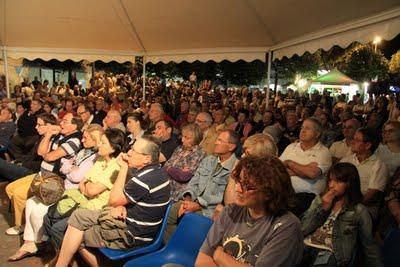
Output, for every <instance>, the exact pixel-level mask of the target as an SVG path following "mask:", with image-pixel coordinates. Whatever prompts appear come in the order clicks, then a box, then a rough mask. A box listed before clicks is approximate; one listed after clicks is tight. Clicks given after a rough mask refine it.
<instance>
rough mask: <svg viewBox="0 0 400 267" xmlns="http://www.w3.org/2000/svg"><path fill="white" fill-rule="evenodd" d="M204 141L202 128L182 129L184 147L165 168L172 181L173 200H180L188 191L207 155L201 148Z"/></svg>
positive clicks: (176, 152) (189, 125)
mask: <svg viewBox="0 0 400 267" xmlns="http://www.w3.org/2000/svg"><path fill="white" fill-rule="evenodd" d="M202 139H203V136H202V133H201V130H200V127H199V126H197V125H196V124H188V125H186V126H184V127H183V128H182V145H181V146H179V147H178V148H176V149H175V151H174V153H173V154H172V156H171V158H170V159H169V160H168V161H167V162H166V163H165V165H164V168H165V170H166V171H167V173H168V176H169V178H170V181H171V184H170V186H171V198H172V199H173V200H174V201H178V200H179V195H180V194H181V193H182V192H183V191H185V190H186V189H187V184H188V182H189V181H190V179H191V178H192V176H193V174H194V171H195V170H196V169H197V167H198V166H199V164H200V161H201V160H202V159H203V158H204V156H205V155H206V154H205V152H204V151H203V150H202V149H201V147H200V146H199V144H200V142H201V140H202Z"/></svg>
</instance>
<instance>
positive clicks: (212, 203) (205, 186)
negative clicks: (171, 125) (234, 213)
mask: <svg viewBox="0 0 400 267" xmlns="http://www.w3.org/2000/svg"><path fill="white" fill-rule="evenodd" d="M236 160H237V158H236V157H235V155H234V154H232V156H231V157H230V158H229V159H228V160H227V161H225V162H224V163H223V166H222V168H221V169H220V170H218V171H216V172H215V169H216V167H217V164H218V162H219V158H218V157H216V156H208V157H205V158H204V159H203V160H202V161H201V162H200V165H199V167H198V168H197V169H196V171H195V173H194V175H193V177H192V179H191V180H190V182H189V184H188V189H187V190H185V191H183V192H182V197H183V196H184V195H185V194H187V193H189V194H190V195H191V197H192V199H193V200H194V201H197V202H198V203H199V204H200V205H201V206H202V207H203V209H202V213H203V215H204V216H207V217H211V216H212V214H213V213H214V210H215V207H216V206H217V205H218V204H220V203H221V202H222V199H223V197H224V192H225V188H226V185H227V184H228V178H229V175H230V173H231V171H232V169H233V166H234V165H235V162H236Z"/></svg>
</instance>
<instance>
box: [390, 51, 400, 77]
mask: <svg viewBox="0 0 400 267" xmlns="http://www.w3.org/2000/svg"><path fill="white" fill-rule="evenodd" d="M389 72H390V73H391V74H397V75H398V76H400V51H397V53H395V54H393V55H392V58H391V59H390V62H389Z"/></svg>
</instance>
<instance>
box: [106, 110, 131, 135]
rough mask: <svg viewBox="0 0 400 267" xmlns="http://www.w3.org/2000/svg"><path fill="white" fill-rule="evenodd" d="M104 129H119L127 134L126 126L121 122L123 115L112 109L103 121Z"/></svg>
mask: <svg viewBox="0 0 400 267" xmlns="http://www.w3.org/2000/svg"><path fill="white" fill-rule="evenodd" d="M103 128H104V130H106V129H108V128H111V129H119V130H121V131H123V132H124V133H125V132H126V129H125V126H124V124H123V123H122V122H121V114H120V113H119V111H118V110H115V109H110V111H108V112H107V116H106V117H105V118H104V120H103Z"/></svg>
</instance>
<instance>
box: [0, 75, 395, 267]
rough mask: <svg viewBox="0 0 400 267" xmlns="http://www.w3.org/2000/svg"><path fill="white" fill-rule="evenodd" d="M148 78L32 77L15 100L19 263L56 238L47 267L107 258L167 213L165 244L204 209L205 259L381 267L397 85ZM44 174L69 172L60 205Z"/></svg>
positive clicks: (12, 160) (12, 176) (3, 168)
mask: <svg viewBox="0 0 400 267" xmlns="http://www.w3.org/2000/svg"><path fill="white" fill-rule="evenodd" d="M1 84H2V83H0V85H1ZM142 84H143V83H142V81H141V79H140V78H138V77H136V76H132V75H122V74H121V75H105V74H99V73H97V74H96V75H95V76H94V77H93V79H92V80H91V83H90V88H88V89H84V88H81V87H80V86H79V85H77V84H61V83H60V84H59V85H58V84H55V85H54V86H53V87H52V88H49V86H48V83H47V82H43V83H41V82H40V81H38V80H35V81H34V82H32V83H29V82H27V81H25V82H24V83H23V84H21V86H18V87H16V88H15V92H14V93H13V95H12V98H10V99H9V98H7V97H6V96H5V95H4V96H3V98H2V99H1V106H0V108H1V110H0V111H1V113H0V129H2V131H1V133H0V148H1V150H0V153H1V154H0V155H1V157H2V158H1V159H0V179H1V180H3V181H6V182H9V184H8V185H7V186H6V193H7V196H8V198H9V201H10V203H11V206H12V211H13V215H14V221H13V224H12V225H10V228H9V229H7V230H6V234H8V235H10V236H18V235H20V234H22V233H23V244H22V246H21V247H20V248H19V249H18V250H17V251H16V252H15V253H14V254H13V255H11V256H10V258H9V261H18V260H21V259H23V258H26V257H29V256H34V255H38V253H39V252H40V251H41V250H42V249H43V247H46V245H47V244H51V247H53V248H54V251H55V254H54V258H53V259H52V260H51V261H50V262H49V263H48V265H49V266H69V265H70V264H72V265H73V266H74V264H77V262H79V260H82V259H83V261H84V262H86V263H87V264H89V265H90V266H102V260H103V258H102V257H101V256H100V255H99V253H98V251H97V250H96V249H94V248H100V247H109V248H115V249H128V248H135V247H138V246H143V245H146V244H150V243H151V242H153V241H154V239H155V236H156V234H157V232H158V229H159V227H160V225H161V223H162V222H163V219H165V220H167V225H166V230H165V233H164V234H163V240H164V243H167V242H168V241H169V240H170V238H171V236H172V235H173V234H174V231H175V229H176V228H177V227H178V225H179V222H180V221H181V219H182V218H183V217H184V216H185V214H188V213H197V214H200V215H201V216H206V217H208V218H211V219H212V220H213V221H214V224H213V226H212V227H211V229H210V231H209V233H208V235H207V237H206V239H205V240H204V243H203V245H202V246H201V248H199V254H198V257H197V260H196V266H245V265H251V266H269V265H271V266H347V265H350V266H351V265H354V264H360V262H361V264H365V265H366V266H383V262H384V260H385V259H384V257H383V256H382V255H381V251H380V250H379V245H382V243H384V242H385V238H386V237H387V235H388V233H390V232H391V230H392V229H398V228H399V224H400V223H399V222H400V194H399V188H400V182H399V179H400V178H399V177H400V176H399V174H400V111H399V103H400V97H399V96H398V95H397V96H396V95H390V96H384V95H377V96H373V95H371V96H370V98H369V101H368V102H367V103H366V104H365V105H364V104H363V101H362V99H361V96H359V95H355V96H354V97H353V99H351V100H346V96H345V95H338V96H331V95H330V94H329V93H328V92H324V93H323V94H318V93H314V94H312V95H308V94H304V95H300V94H299V93H298V92H293V91H292V90H289V91H288V93H287V94H283V93H281V92H277V93H276V94H275V95H273V97H272V99H270V100H269V101H266V99H265V94H264V93H263V92H262V91H261V90H258V89H256V90H253V91H250V90H249V89H248V88H247V87H241V88H222V87H213V86H212V83H211V82H210V81H205V82H202V83H198V82H197V81H196V82H193V81H183V82H179V81H167V82H166V83H164V82H163V81H161V80H160V79H159V78H157V77H150V78H146V92H145V95H144V96H145V100H144V99H143V97H144V96H143V91H142ZM0 90H1V88H0ZM48 172H51V173H55V174H57V175H58V176H59V177H61V178H62V179H64V187H65V191H64V194H63V197H62V198H61V200H59V201H58V202H57V203H55V204H53V205H45V204H44V203H42V202H41V200H40V199H38V198H37V197H35V196H31V195H30V194H29V187H30V185H31V183H32V181H33V180H34V177H36V176H37V175H44V174H45V173H48ZM170 201H171V202H172V203H173V204H172V206H171V209H170V212H169V214H165V211H166V209H167V206H168V205H169V203H170ZM104 217H107V220H111V222H112V224H111V225H112V227H110V225H108V227H104V225H102V223H103V220H104ZM45 244H46V245H45ZM166 263H167V262H166Z"/></svg>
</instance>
